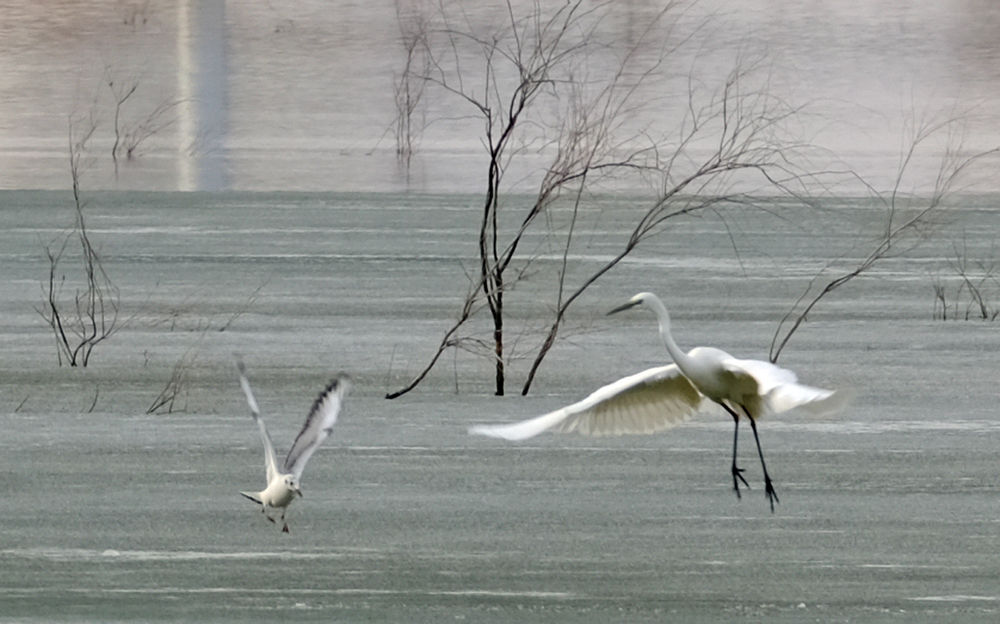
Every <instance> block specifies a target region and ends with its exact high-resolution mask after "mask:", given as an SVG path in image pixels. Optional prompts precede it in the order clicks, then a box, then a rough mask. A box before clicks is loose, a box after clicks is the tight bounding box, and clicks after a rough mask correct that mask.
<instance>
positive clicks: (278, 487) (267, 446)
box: [236, 360, 351, 533]
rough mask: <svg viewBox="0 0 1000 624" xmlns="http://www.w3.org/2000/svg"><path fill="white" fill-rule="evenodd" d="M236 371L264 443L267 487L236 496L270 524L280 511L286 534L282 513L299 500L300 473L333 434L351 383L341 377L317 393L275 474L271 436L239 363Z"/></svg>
mask: <svg viewBox="0 0 1000 624" xmlns="http://www.w3.org/2000/svg"><path fill="white" fill-rule="evenodd" d="M236 367H237V368H238V369H239V372H240V386H241V387H242V388H243V393H244V394H246V397H247V404H249V406H250V414H251V415H253V419H254V421H255V422H256V423H257V426H258V427H259V428H260V438H261V440H262V441H263V442H264V468H265V469H266V471H267V487H265V488H264V489H263V490H261V491H260V492H240V494H242V495H243V496H245V497H247V498H249V499H250V500H252V501H253V502H255V503H257V504H258V505H260V506H261V512H262V513H263V514H264V516H265V517H266V518H267V519H268V520H270V521H271V522H274V518H272V517H271V515H270V514H268V510H269V509H279V508H280V509H281V523H282V526H281V530H282V531H283V532H285V533H288V523H287V522H285V512H286V511H287V510H288V505H290V504H291V502H292V501H293V500H295V497H296V496H302V490H301V488H300V487H299V480H300V479H301V478H302V471H303V470H304V469H305V467H306V462H307V461H309V458H310V457H312V454H313V453H314V452H315V451H316V449H317V448H319V445H320V444H322V443H323V440H325V439H326V438H327V436H329V435H330V432H331V431H333V425H334V423H336V422H337V414H338V412H340V406H341V404H342V403H343V402H344V397H346V396H347V393H348V392H349V391H350V389H351V379H350V377H348V376H347V375H345V374H343V373H341V374H340V375H338V376H337V377H336V378H334V379H333V381H331V382H330V383H329V384H327V386H326V388H324V389H323V391H322V392H320V394H319V396H318V397H317V398H316V401H315V402H314V403H313V406H312V409H311V410H309V415H308V416H307V417H306V422H305V424H304V425H302V430H301V431H299V435H298V436H296V438H295V442H294V443H292V448H291V449H290V450H289V451H288V456H287V457H285V462H284V463H283V464H282V467H281V469H280V470H279V469H278V461H277V458H276V456H275V454H274V444H272V442H271V436H269V435H268V433H267V427H265V426H264V420H263V419H262V418H261V417H260V408H259V407H258V406H257V400H256V399H255V398H254V396H253V390H251V389H250V382H249V381H248V380H247V376H246V368H245V367H244V366H243V362H242V360H237V361H236Z"/></svg>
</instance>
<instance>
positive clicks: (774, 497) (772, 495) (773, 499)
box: [743, 407, 781, 513]
mask: <svg viewBox="0 0 1000 624" xmlns="http://www.w3.org/2000/svg"><path fill="white" fill-rule="evenodd" d="M743 411H744V412H746V415H747V418H748V419H750V428H751V429H753V439H754V441H755V442H757V455H759V456H760V467H761V469H762V470H763V471H764V494H766V495H767V501H768V502H769V503H771V513H774V504H775V503H780V502H781V501H779V500H778V493H777V492H775V491H774V485H772V484H771V476H770V475H769V474H767V466H766V465H765V464H764V451H762V450H761V448H760V438H759V437H758V436H757V423H756V422H755V421H754V419H753V416H751V415H750V412H749V411H747V408H746V407H744V408H743Z"/></svg>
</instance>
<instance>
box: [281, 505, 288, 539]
mask: <svg viewBox="0 0 1000 624" xmlns="http://www.w3.org/2000/svg"><path fill="white" fill-rule="evenodd" d="M286 511H288V508H287V507H285V508H283V509H282V510H281V532H282V533H288V523H287V522H285V512H286Z"/></svg>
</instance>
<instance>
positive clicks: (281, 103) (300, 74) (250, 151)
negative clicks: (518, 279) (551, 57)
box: [0, 0, 1000, 192]
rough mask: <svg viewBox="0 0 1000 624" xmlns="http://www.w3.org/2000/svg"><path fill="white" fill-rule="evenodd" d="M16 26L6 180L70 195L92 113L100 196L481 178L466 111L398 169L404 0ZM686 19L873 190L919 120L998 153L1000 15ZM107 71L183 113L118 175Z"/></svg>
mask: <svg viewBox="0 0 1000 624" xmlns="http://www.w3.org/2000/svg"><path fill="white" fill-rule="evenodd" d="M661 5H662V3H660V2H653V1H651V0H645V1H644V0H633V1H631V2H627V3H621V4H620V5H619V7H617V8H616V12H615V13H614V14H613V15H612V16H611V18H610V19H609V20H607V22H606V23H605V24H604V25H603V26H602V29H603V34H605V35H607V36H608V37H610V38H612V39H616V40H620V41H631V40H634V38H635V37H637V33H639V32H641V29H642V27H643V25H644V24H645V23H647V22H648V21H649V17H650V15H652V14H653V13H654V12H655V11H656V10H657V9H658V8H659V7H660V6H661ZM419 6H420V5H409V4H406V3H404V9H406V10H404V11H403V13H404V14H412V13H413V12H415V11H419V10H420V9H419ZM530 6H531V3H530V2H526V1H517V2H514V7H515V10H524V9H527V8H530ZM414 7H417V8H414ZM464 13H465V15H466V16H467V19H469V20H470V23H472V24H474V25H475V27H476V28H478V27H481V26H483V25H485V24H489V23H495V22H496V21H497V20H498V19H500V18H501V17H502V15H501V16H498V14H497V7H495V6H483V5H479V4H477V5H475V6H474V7H469V6H466V7H464ZM0 14H2V15H3V19H2V20H0V94H2V99H0V188H65V187H67V186H68V184H69V174H68V172H67V171H66V169H67V167H66V155H65V151H66V142H67V139H66V136H67V119H68V117H69V116H70V115H83V116H86V115H87V114H88V113H89V111H92V110H93V111H95V112H96V119H97V121H98V123H99V132H98V133H97V135H96V136H95V138H94V139H93V142H92V150H93V152H94V158H93V160H92V162H91V166H90V167H89V169H88V172H87V175H88V178H87V183H88V184H89V186H90V187H91V188H126V189H162V190H189V189H207V190H211V189H251V190H263V189H285V190H288V189H298V190H394V191H395V190H420V191H435V192H468V191H476V190H477V189H478V188H479V186H480V184H481V181H482V180H483V176H484V173H483V172H484V170H485V168H484V167H483V166H482V164H481V162H482V161H481V160H480V158H481V156H482V150H481V145H480V138H479V133H480V132H479V131H480V126H479V125H478V124H476V123H473V122H468V123H455V122H454V118H456V117H458V116H461V115H464V114H466V112H467V111H466V110H465V109H464V108H463V104H462V103H461V102H458V101H451V102H443V101H439V102H437V103H435V105H434V106H435V109H434V110H432V111H431V112H430V115H431V117H432V118H433V119H435V120H440V119H444V118H448V119H451V120H452V121H450V122H448V123H441V122H436V123H434V124H431V126H429V127H428V128H427V130H426V131H425V134H424V136H423V139H422V140H421V142H420V150H419V151H418V153H417V156H416V157H415V159H414V160H413V163H412V166H411V167H410V168H408V169H407V168H404V167H401V166H399V164H398V163H397V162H396V158H395V156H394V153H393V151H394V145H393V142H392V133H391V124H392V121H393V119H394V117H395V114H396V113H395V109H394V103H393V80H394V77H395V76H396V75H398V73H399V72H400V71H401V68H402V64H403V61H404V54H403V49H402V47H401V45H400V42H399V40H400V26H399V23H398V21H397V17H396V3H394V2H390V1H389V0H380V1H377V2H360V1H357V0H343V1H339V2H325V1H322V0H308V1H304V2H296V3H294V4H292V5H287V4H282V3H278V4H276V3H235V2H224V1H222V0H214V1H212V2H192V1H191V0H173V1H164V2H116V3H109V2H101V1H95V0H91V1H75V2H68V1H57V2H45V3H25V2H16V1H14V0H4V1H3V2H0ZM706 16H711V17H712V19H711V20H710V21H709V22H708V23H707V24H706V25H702V26H701V27H700V29H698V30H695V25H699V24H703V22H704V18H705V17H706ZM679 20H680V26H679V27H678V31H683V32H685V33H686V32H696V33H697V34H696V35H695V36H694V38H693V40H692V41H691V42H690V44H689V46H688V48H687V50H688V52H687V53H686V55H683V56H682V57H680V58H677V59H674V66H673V67H671V68H670V71H673V72H677V73H680V74H683V73H685V72H686V71H687V70H688V69H689V68H691V67H695V68H696V70H697V72H698V77H699V78H700V79H704V80H705V81H706V82H708V83H712V82H713V81H717V80H718V79H719V78H720V76H721V75H722V74H723V73H724V72H725V71H726V70H728V69H729V68H730V67H731V66H732V63H733V59H735V58H736V57H737V56H738V55H740V54H744V55H748V56H750V55H752V54H753V53H755V52H757V51H761V50H763V51H766V53H767V55H768V58H769V63H770V64H771V65H770V67H771V69H770V89H771V90H772V93H773V94H774V95H777V96H778V97H780V98H782V99H787V100H788V101H790V102H796V103H804V102H809V103H810V108H809V111H810V113H809V114H808V115H803V116H802V117H801V124H802V126H803V127H802V129H801V130H802V135H803V136H804V137H807V138H809V139H810V140H813V141H815V142H816V143H817V144H819V145H821V146H823V147H827V148H830V149H831V150H833V152H834V153H835V154H836V156H838V157H839V158H841V159H843V160H844V161H846V163H847V164H848V165H850V166H851V167H852V168H854V169H855V170H857V171H860V172H862V173H864V174H865V175H866V176H871V177H872V179H873V180H874V181H875V182H876V183H879V182H884V181H886V180H889V179H891V174H892V172H893V169H894V167H895V166H896V162H897V159H898V156H899V150H900V147H901V144H903V143H905V141H906V137H907V134H906V133H907V127H906V124H907V121H908V120H910V119H912V118H913V117H914V116H915V117H916V118H918V119H920V118H924V117H926V116H928V115H932V114H938V113H941V112H942V111H945V112H947V111H951V110H953V108H954V107H955V106H974V107H976V108H975V112H974V115H973V116H972V117H970V122H971V123H970V128H969V131H968V134H967V136H966V141H967V142H968V145H969V147H970V148H981V147H984V146H993V145H995V144H997V143H1000V134H998V133H997V131H996V128H997V127H998V125H997V123H996V121H997V119H998V118H1000V43H998V40H997V38H996V36H995V35H996V33H997V32H1000V5H998V4H996V3H989V2H976V1H973V0H951V1H947V2H937V1H931V0H924V1H920V2H910V1H906V0H888V1H885V2H879V3H871V4H865V3H857V2H852V1H849V0H834V1H831V2H824V3H806V4H803V3H799V2H785V1H782V2H777V3H775V2H772V1H768V0H752V1H748V2H738V3H733V2H723V1H722V0H705V1H703V2H699V3H694V4H693V5H692V6H690V7H688V8H686V9H685V11H684V13H683V14H681V17H680V18H679ZM675 34H676V33H675ZM608 61H609V59H604V61H599V62H608ZM468 66H469V67H475V65H474V64H473V63H469V65H468ZM108 77H112V78H114V79H116V80H118V81H126V80H136V81H137V82H138V84H139V88H138V89H137V91H136V94H135V95H134V97H133V99H132V100H130V102H129V104H128V106H127V107H126V108H125V109H124V111H125V117H127V118H131V119H132V120H133V121H136V120H139V119H141V118H142V117H143V115H145V114H147V113H148V111H149V110H151V109H152V108H154V107H155V106H157V105H158V104H159V103H162V102H164V101H175V100H176V101H178V102H179V105H178V107H177V115H176V119H175V120H174V121H175V123H172V124H171V125H170V127H169V128H167V129H165V130H163V131H162V132H160V133H158V134H157V135H156V136H154V137H152V138H151V139H149V140H148V141H146V142H145V143H144V144H143V145H142V146H141V148H140V149H139V150H138V152H137V154H138V157H137V158H135V159H133V160H131V161H129V162H126V163H124V165H123V167H122V169H121V171H120V175H119V176H118V178H117V179H115V176H114V172H113V168H112V166H111V162H110V159H109V158H107V156H106V154H107V153H108V150H109V149H110V143H111V140H112V139H111V135H112V132H111V130H110V128H111V127H112V124H113V121H112V118H113V105H112V103H111V102H110V101H109V99H110V96H109V93H108V90H107V87H106V85H105V82H106V80H107V79H108ZM650 97H654V94H650ZM655 97H660V95H655ZM681 99H682V100H683V98H681ZM673 105H674V103H672V102H671V98H667V102H666V104H665V106H666V108H665V114H664V116H663V119H664V120H665V121H664V123H671V122H670V115H669V114H667V113H668V111H669V109H670V107H671V106H673ZM387 131H388V134H387ZM927 166H928V167H930V168H929V169H928V172H929V173H930V172H932V171H933V161H932V163H931V164H929V165H927Z"/></svg>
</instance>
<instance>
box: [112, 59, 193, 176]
mask: <svg viewBox="0 0 1000 624" xmlns="http://www.w3.org/2000/svg"><path fill="white" fill-rule="evenodd" d="M104 80H105V83H106V84H107V85H108V89H109V90H110V91H111V96H112V100H113V102H114V115H113V124H112V127H113V129H114V133H115V138H114V141H113V143H112V145H111V160H112V162H113V163H114V166H115V177H116V178H117V177H118V157H119V156H121V155H124V156H125V158H126V160H132V159H133V158H135V156H136V155H137V150H138V149H139V146H140V145H142V144H143V143H145V142H146V141H147V140H149V139H150V138H152V137H154V136H156V135H157V134H159V133H161V132H163V131H164V130H166V129H168V128H169V127H170V126H172V125H173V124H174V123H175V122H176V116H175V115H174V111H175V110H176V109H177V107H178V106H179V105H180V103H181V101H180V100H177V99H170V98H166V99H163V100H161V101H160V102H159V103H158V104H156V105H155V106H153V107H152V108H151V109H149V110H147V111H146V112H145V113H143V114H140V115H138V116H129V115H126V114H125V108H126V104H127V103H128V102H129V100H130V99H132V97H133V96H134V95H135V94H136V92H137V91H138V90H139V85H140V82H141V81H140V79H139V78H138V77H137V76H131V77H128V78H116V77H115V76H114V74H113V72H112V70H111V69H110V68H105V70H104Z"/></svg>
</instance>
